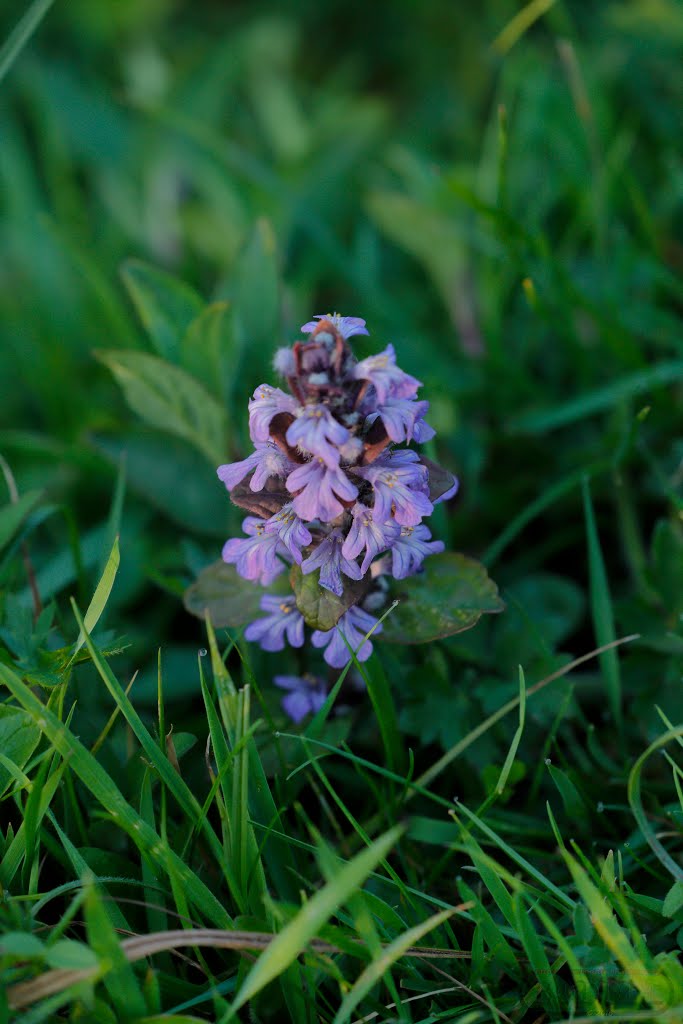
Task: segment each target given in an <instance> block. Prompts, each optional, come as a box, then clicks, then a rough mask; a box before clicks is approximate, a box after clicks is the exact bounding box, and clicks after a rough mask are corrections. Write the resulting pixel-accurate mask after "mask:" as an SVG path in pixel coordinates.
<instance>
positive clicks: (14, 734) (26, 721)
mask: <svg viewBox="0 0 683 1024" xmlns="http://www.w3.org/2000/svg"><path fill="white" fill-rule="evenodd" d="M40 735H41V733H40V729H39V728H38V726H37V725H34V724H33V722H32V720H31V717H30V716H29V715H27V714H26V712H25V711H22V710H21V709H20V708H14V707H9V706H8V705H4V706H0V751H2V754H3V756H4V757H6V758H7V760H8V761H11V762H12V764H14V765H16V766H17V768H23V767H24V765H25V764H26V762H27V761H28V759H29V757H30V756H31V754H32V753H33V751H34V750H35V749H36V747H37V746H38V742H39V740H40ZM12 778H13V776H12V774H11V773H10V772H9V771H8V769H7V768H6V767H4V766H3V765H2V764H0V796H1V795H2V794H3V793H4V792H5V790H6V789H7V787H8V786H9V785H10V783H11V782H12Z"/></svg>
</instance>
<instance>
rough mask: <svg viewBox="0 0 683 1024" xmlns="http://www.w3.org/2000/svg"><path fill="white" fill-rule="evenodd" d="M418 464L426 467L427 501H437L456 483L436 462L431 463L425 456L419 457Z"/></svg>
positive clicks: (450, 474)
mask: <svg viewBox="0 0 683 1024" xmlns="http://www.w3.org/2000/svg"><path fill="white" fill-rule="evenodd" d="M420 462H421V463H422V465H423V466H426V467H427V471H428V473H429V478H428V479H429V500H430V501H432V502H435V501H438V500H439V498H441V497H442V496H443V495H444V494H446V493H447V492H448V491H450V489H451V488H452V487H453V486H454V484H455V483H456V478H455V477H454V476H453V474H452V473H449V471H448V470H447V469H444V468H443V466H440V465H439V464H438V462H432V460H431V459H428V458H427V456H426V455H421V456H420Z"/></svg>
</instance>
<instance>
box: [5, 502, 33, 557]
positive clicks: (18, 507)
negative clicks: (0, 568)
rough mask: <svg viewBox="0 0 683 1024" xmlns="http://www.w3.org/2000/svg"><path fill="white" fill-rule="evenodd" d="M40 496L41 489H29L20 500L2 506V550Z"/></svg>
mask: <svg viewBox="0 0 683 1024" xmlns="http://www.w3.org/2000/svg"><path fill="white" fill-rule="evenodd" d="M39 498H40V491H27V492H26V494H22V496H21V498H19V500H18V501H15V502H10V503H8V504H7V505H3V506H2V508H0V551H2V549H3V548H4V547H5V545H6V544H9V542H10V541H11V539H12V537H13V536H14V534H15V533H16V532H17V530H18V529H19V527H20V526H21V524H22V523H23V521H24V519H25V518H26V516H27V515H28V514H29V512H30V511H31V509H32V508H33V506H34V505H35V504H36V502H37V501H38V499H39Z"/></svg>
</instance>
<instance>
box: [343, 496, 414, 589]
mask: <svg viewBox="0 0 683 1024" xmlns="http://www.w3.org/2000/svg"><path fill="white" fill-rule="evenodd" d="M351 514H352V516H353V522H352V523H351V528H350V530H349V532H348V536H347V538H346V540H345V541H344V545H343V547H342V554H343V555H344V556H345V557H346V558H356V557H357V556H358V555H359V554H360V553H361V551H365V557H364V558H363V561H362V563H361V567H360V569H361V574H362V575H363V576H365V573H366V572H367V571H368V566H369V565H370V563H371V562H372V560H373V558H374V557H375V555H379V554H380V553H381V552H382V551H386V550H387V548H390V547H391V545H392V544H393V543H394V541H395V540H396V538H397V537H398V535H399V531H400V527H399V526H398V525H397V524H396V523H395V522H394V521H393V520H392V519H390V520H388V521H387V522H386V523H378V522H375V520H374V519H373V515H372V509H371V508H368V507H367V506H366V505H363V504H361V502H356V504H355V505H354V506H353V508H352V509H351Z"/></svg>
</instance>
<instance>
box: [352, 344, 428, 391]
mask: <svg viewBox="0 0 683 1024" xmlns="http://www.w3.org/2000/svg"><path fill="white" fill-rule="evenodd" d="M353 375H354V377H355V378H356V380H369V381H370V383H371V384H372V385H373V386H374V388H375V391H376V392H377V401H378V402H379V404H380V405H384V404H385V403H386V402H387V400H388V399H389V398H414V397H415V395H416V394H417V389H418V388H420V387H422V381H419V380H416V378H415V377H411V376H410V374H408V373H404V372H403V370H401V369H399V367H398V366H397V365H396V355H395V353H394V346H393V345H387V347H386V349H385V350H384V352H381V353H380V354H379V355H377V356H369V357H368V358H367V359H361V361H360V363H357V364H356V366H355V367H354V369H353Z"/></svg>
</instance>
